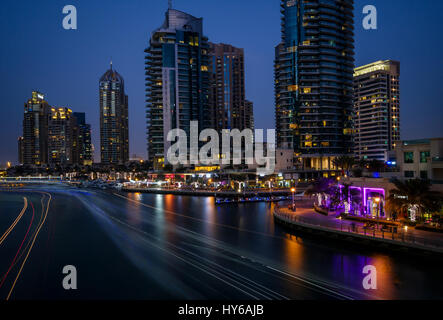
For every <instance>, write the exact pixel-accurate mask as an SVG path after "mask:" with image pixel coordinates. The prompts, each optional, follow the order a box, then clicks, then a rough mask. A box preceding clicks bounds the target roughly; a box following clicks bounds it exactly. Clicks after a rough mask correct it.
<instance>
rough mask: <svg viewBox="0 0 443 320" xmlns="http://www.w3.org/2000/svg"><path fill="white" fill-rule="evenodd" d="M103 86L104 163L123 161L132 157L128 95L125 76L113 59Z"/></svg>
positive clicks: (101, 83) (101, 107)
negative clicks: (115, 66)
mask: <svg viewBox="0 0 443 320" xmlns="http://www.w3.org/2000/svg"><path fill="white" fill-rule="evenodd" d="M99 87H100V88H99V90H100V155H101V163H102V164H108V165H122V164H125V163H126V162H128V161H129V132H128V96H127V95H126V94H125V83H124V80H123V77H122V76H121V75H120V74H118V73H117V71H115V70H114V69H113V68H112V63H111V67H110V69H109V70H108V71H106V72H105V74H104V75H103V76H102V77H101V78H100V82H99Z"/></svg>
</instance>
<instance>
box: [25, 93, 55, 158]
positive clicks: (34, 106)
mask: <svg viewBox="0 0 443 320" xmlns="http://www.w3.org/2000/svg"><path fill="white" fill-rule="evenodd" d="M50 113H51V107H50V106H49V104H48V102H46V100H45V96H44V95H43V94H42V93H40V92H37V91H33V92H32V97H31V99H29V100H28V101H27V102H26V103H25V107H24V115H23V137H22V139H21V141H20V150H22V151H21V153H22V155H21V156H20V158H21V162H22V163H23V164H25V165H37V166H38V165H44V164H47V163H48V121H49V116H50Z"/></svg>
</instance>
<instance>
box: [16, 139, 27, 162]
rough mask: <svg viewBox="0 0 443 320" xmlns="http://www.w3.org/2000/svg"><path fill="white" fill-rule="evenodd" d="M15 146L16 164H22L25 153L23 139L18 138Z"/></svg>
mask: <svg viewBox="0 0 443 320" xmlns="http://www.w3.org/2000/svg"><path fill="white" fill-rule="evenodd" d="M17 145H18V163H19V164H23V163H24V153H25V146H24V143H23V137H18V139H17Z"/></svg>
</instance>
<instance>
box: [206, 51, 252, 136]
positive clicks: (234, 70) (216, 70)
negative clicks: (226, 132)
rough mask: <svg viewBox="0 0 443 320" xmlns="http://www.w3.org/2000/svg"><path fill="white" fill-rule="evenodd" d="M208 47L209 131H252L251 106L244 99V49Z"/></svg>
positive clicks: (250, 103)
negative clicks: (210, 121)
mask: <svg viewBox="0 0 443 320" xmlns="http://www.w3.org/2000/svg"><path fill="white" fill-rule="evenodd" d="M209 46H210V50H209V52H210V58H209V66H210V67H209V70H210V73H211V91H210V94H209V100H210V109H211V118H212V123H211V128H213V129H216V130H217V131H219V132H220V131H221V130H222V129H239V130H244V129H246V128H249V129H253V128H254V127H253V122H254V120H253V105H252V102H250V101H247V100H246V99H245V58H244V50H243V49H240V48H236V47H233V46H231V45H229V44H224V43H220V44H215V43H210V44H209Z"/></svg>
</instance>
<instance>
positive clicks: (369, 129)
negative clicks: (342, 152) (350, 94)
mask: <svg viewBox="0 0 443 320" xmlns="http://www.w3.org/2000/svg"><path fill="white" fill-rule="evenodd" d="M354 108H355V110H354V123H355V138H354V142H355V149H354V150H355V156H356V157H358V158H360V159H367V160H374V159H375V160H382V161H387V159H386V151H390V150H393V149H394V148H395V146H396V144H397V143H398V142H399V141H400V62H398V61H392V60H385V61H377V62H374V63H371V64H368V65H365V66H362V67H358V68H356V69H355V72H354Z"/></svg>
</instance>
